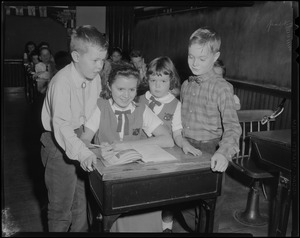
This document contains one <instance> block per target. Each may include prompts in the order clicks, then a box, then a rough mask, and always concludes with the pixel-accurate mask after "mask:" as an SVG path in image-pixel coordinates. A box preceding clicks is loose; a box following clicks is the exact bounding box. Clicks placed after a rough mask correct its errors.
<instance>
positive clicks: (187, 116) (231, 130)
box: [180, 28, 242, 232]
mask: <svg viewBox="0 0 300 238" xmlns="http://www.w3.org/2000/svg"><path fill="white" fill-rule="evenodd" d="M220 45H221V39H220V37H219V35H218V34H217V33H216V32H214V31H213V30H211V29H209V28H199V29H198V30H196V31H195V32H194V33H193V34H192V35H191V37H190V39H189V45H188V65H189V68H190V69H191V71H192V73H193V74H194V75H195V76H190V77H189V79H188V80H186V81H185V82H184V83H183V84H182V87H181V95H180V99H181V103H182V107H181V118H182V125H183V131H182V132H183V136H184V137H185V138H186V139H187V140H188V141H189V142H190V144H191V145H193V146H194V147H195V148H198V149H200V150H201V151H206V152H208V153H211V154H212V158H211V169H212V171H214V172H224V171H225V170H226V169H227V167H228V164H229V161H230V160H231V158H232V156H233V155H234V154H236V153H237V152H238V151H239V138H240V135H241V132H242V130H241V126H240V124H239V119H238V116H237V113H236V107H235V101H234V94H233V86H232V85H231V84H230V83H229V82H227V81H226V80H225V79H223V78H222V75H220V74H218V73H216V72H215V70H214V64H215V62H216V60H217V59H218V58H219V56H220V51H219V49H220ZM223 184H224V176H223ZM221 203H222V196H220V197H219V198H218V199H217V204H216V210H215V211H216V214H215V223H214V232H218V218H219V213H220V207H219V205H220V204H221Z"/></svg>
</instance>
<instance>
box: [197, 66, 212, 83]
mask: <svg viewBox="0 0 300 238" xmlns="http://www.w3.org/2000/svg"><path fill="white" fill-rule="evenodd" d="M215 75H216V73H215V71H214V70H213V69H211V70H210V71H208V72H207V73H205V74H201V75H196V76H195V77H198V78H199V79H200V81H201V82H202V83H203V82H205V81H207V80H208V79H210V78H212V77H214V76H215Z"/></svg>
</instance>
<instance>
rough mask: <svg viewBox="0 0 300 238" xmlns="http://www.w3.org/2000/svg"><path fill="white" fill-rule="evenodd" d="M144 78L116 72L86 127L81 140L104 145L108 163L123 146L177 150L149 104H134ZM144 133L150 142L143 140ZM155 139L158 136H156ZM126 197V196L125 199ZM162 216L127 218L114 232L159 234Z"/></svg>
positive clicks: (126, 69)
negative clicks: (141, 80) (144, 146)
mask: <svg viewBox="0 0 300 238" xmlns="http://www.w3.org/2000/svg"><path fill="white" fill-rule="evenodd" d="M139 83H140V76H139V72H138V70H137V69H135V68H134V67H132V66H130V65H123V66H119V67H115V68H113V69H112V71H111V73H110V75H109V79H108V82H107V84H106V87H105V88H104V89H103V90H102V92H101V94H100V96H101V97H100V98H99V99H98V102H97V105H98V107H97V108H96V110H95V111H94V113H93V114H92V116H91V118H90V119H89V120H88V121H87V122H86V124H85V130H84V132H83V134H82V135H81V137H80V138H81V140H82V141H83V142H84V143H85V144H86V145H89V144H90V142H91V141H92V139H93V138H94V143H96V144H102V145H103V147H102V148H99V149H98V156H99V154H100V155H101V156H102V157H103V158H104V159H107V158H109V157H110V156H112V154H111V153H109V151H111V149H122V145H135V146H138V145H143V144H153V145H159V146H161V147H173V146H174V142H173V139H172V137H171V135H170V133H169V132H168V130H167V129H166V128H165V127H164V126H163V122H162V121H161V120H160V119H159V117H158V116H156V115H155V114H154V113H153V112H152V111H151V110H150V109H149V108H148V106H146V105H145V104H138V103H136V102H134V99H135V98H136V94H137V87H138V85H139ZM142 130H143V131H144V132H145V133H146V134H147V135H148V136H149V138H145V139H141V135H142ZM152 135H154V136H152ZM124 196H126V195H124ZM160 220H161V213H160V212H159V211H154V212H150V213H144V214H137V215H127V216H126V215H125V216H124V217H120V218H118V219H117V221H116V222H115V223H114V224H113V226H112V229H111V231H118V232H159V231H161V222H160Z"/></svg>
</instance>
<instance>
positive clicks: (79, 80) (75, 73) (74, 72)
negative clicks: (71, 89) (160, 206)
mask: <svg viewBox="0 0 300 238" xmlns="http://www.w3.org/2000/svg"><path fill="white" fill-rule="evenodd" d="M71 74H72V78H73V79H74V82H75V85H76V88H81V86H82V83H83V82H85V83H87V82H89V80H87V79H85V78H83V77H82V76H81V75H80V74H79V72H78V71H77V69H76V68H75V65H74V62H72V63H71Z"/></svg>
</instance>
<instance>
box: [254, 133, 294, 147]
mask: <svg viewBox="0 0 300 238" xmlns="http://www.w3.org/2000/svg"><path fill="white" fill-rule="evenodd" d="M248 135H249V136H250V138H251V139H258V140H265V141H269V142H274V143H277V144H282V145H284V146H286V147H291V129H286V130H271V131H257V132H249V133H248Z"/></svg>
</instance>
